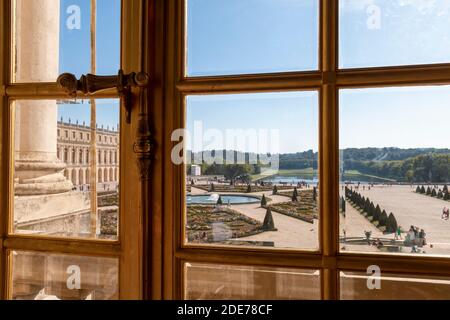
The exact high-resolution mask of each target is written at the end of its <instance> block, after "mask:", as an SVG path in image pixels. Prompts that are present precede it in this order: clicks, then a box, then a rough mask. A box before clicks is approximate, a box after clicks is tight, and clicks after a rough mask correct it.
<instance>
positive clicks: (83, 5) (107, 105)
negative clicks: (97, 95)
mask: <svg viewBox="0 0 450 320" xmlns="http://www.w3.org/2000/svg"><path fill="white" fill-rule="evenodd" d="M90 3H91V1H90V0H61V24H60V57H59V62H60V73H63V72H70V73H73V74H75V75H76V76H77V77H79V76H81V75H82V74H85V73H89V72H90V71H91V58H90V55H91V51H90V12H91V10H90ZM73 5H76V6H78V7H79V8H80V13H81V15H80V17H81V24H80V29H78V28H75V29H69V28H68V27H67V20H68V19H70V17H71V15H72V12H69V13H67V10H68V9H69V8H70V6H73ZM120 14H121V13H120V0H97V59H96V60H97V72H96V73H97V74H100V75H112V74H117V71H118V70H119V68H120ZM77 102H78V103H79V104H77V105H75V104H65V105H64V104H61V105H60V106H59V117H58V118H60V117H61V116H62V117H63V118H64V119H65V121H68V119H69V118H70V119H71V121H72V123H73V122H75V121H76V120H78V121H79V122H80V123H83V121H85V122H86V123H87V124H89V123H90V105H89V101H77ZM97 123H98V124H99V126H101V125H104V127H105V128H106V127H107V126H109V127H110V128H111V127H117V124H118V123H119V102H118V100H117V99H105V100H103V99H102V100H97Z"/></svg>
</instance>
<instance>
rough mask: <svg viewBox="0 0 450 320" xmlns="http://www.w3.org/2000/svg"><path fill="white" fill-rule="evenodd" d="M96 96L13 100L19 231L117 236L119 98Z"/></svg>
mask: <svg viewBox="0 0 450 320" xmlns="http://www.w3.org/2000/svg"><path fill="white" fill-rule="evenodd" d="M94 102H95V104H91V102H90V101H77V102H73V101H55V100H18V101H15V103H14V105H13V109H14V113H15V115H14V116H15V125H14V141H15V146H14V147H15V159H14V163H15V172H14V195H15V196H14V232H16V233H21V234H33V235H51V236H58V237H63V236H65V237H90V238H102V239H117V234H118V210H119V192H118V190H119V131H118V123H119V110H120V109H119V100H116V99H111V100H95V101H94ZM92 110H94V111H95V115H96V119H97V125H96V126H91V114H92V113H91V111H92ZM43 124H45V125H43ZM93 181H95V183H93Z"/></svg>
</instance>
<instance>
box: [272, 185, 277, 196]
mask: <svg viewBox="0 0 450 320" xmlns="http://www.w3.org/2000/svg"><path fill="white" fill-rule="evenodd" d="M277 193H278V188H277V186H276V185H274V186H273V190H272V194H274V195H275V194H277Z"/></svg>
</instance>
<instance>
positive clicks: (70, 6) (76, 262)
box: [0, 0, 145, 300]
mask: <svg viewBox="0 0 450 320" xmlns="http://www.w3.org/2000/svg"><path fill="white" fill-rule="evenodd" d="M141 10H142V12H141ZM144 11H145V9H144V8H140V7H139V8H138V7H135V6H133V5H132V4H130V3H129V2H128V1H121V0H107V1H105V0H96V1H81V0H73V1H60V0H42V1H39V3H38V2H36V3H35V2H29V3H28V1H23V0H7V1H2V2H1V5H0V21H2V27H0V33H1V34H0V41H1V42H2V43H1V44H0V51H1V52H0V56H1V57H3V59H2V62H1V64H0V73H1V76H0V87H2V88H4V90H3V89H2V90H1V92H0V96H1V97H0V118H1V119H4V120H5V121H1V123H0V127H1V128H0V129H1V132H3V133H5V134H4V135H3V134H2V138H1V139H2V141H1V145H4V146H5V150H6V149H7V150H8V152H5V153H4V154H3V153H2V159H4V161H2V163H1V165H0V171H1V176H2V177H5V179H2V183H3V185H2V190H4V192H2V193H1V194H0V203H1V204H2V209H1V210H0V242H1V243H2V246H1V248H0V271H1V272H0V287H1V290H0V299H16V300H24V299H27V300H50V299H55V300H56V299H69V300H74V299H77V300H94V299H96V300H97V299H99V300H107V299H118V298H123V299H126V298H128V299H139V298H141V297H142V290H141V288H142V287H141V285H140V283H141V282H142V279H141V278H142V273H141V272H140V271H139V270H141V265H140V262H139V261H140V259H141V257H139V256H137V255H136V254H133V252H131V251H129V250H125V249H124V248H126V247H131V246H134V245H138V246H140V244H139V243H141V242H142V239H141V232H140V231H139V230H140V228H141V227H140V226H139V223H137V221H139V220H140V217H141V216H142V211H141V210H140V209H139V201H138V198H137V195H138V194H139V192H140V191H139V181H135V180H133V179H130V175H135V176H138V175H139V173H138V170H139V169H138V168H137V166H136V165H135V164H133V165H130V166H129V168H125V170H123V175H122V177H124V178H126V179H127V180H130V181H129V182H128V183H127V188H126V190H125V188H123V190H124V191H123V192H122V189H121V188H120V187H117V188H114V189H112V188H111V190H101V189H100V186H98V185H97V183H96V180H97V179H98V177H97V163H96V162H95V161H91V162H90V163H89V165H87V164H86V165H84V163H85V162H88V161H89V153H90V152H92V155H94V154H95V152H96V150H97V149H98V145H97V144H95V143H93V142H96V141H90V143H88V144H87V143H85V142H84V141H82V140H83V139H84V133H86V132H87V131H89V134H91V135H94V137H95V132H96V126H95V123H96V121H95V120H98V122H99V123H105V124H107V123H119V124H120V125H123V126H124V128H132V127H136V125H137V118H133V119H132V122H131V123H129V124H128V123H127V122H126V121H125V119H122V118H121V116H120V114H121V104H120V99H119V98H120V97H119V95H118V94H117V92H116V91H115V90H109V91H108V90H105V91H103V92H101V93H95V92H94V93H91V94H84V93H83V92H81V91H80V92H78V93H77V96H76V98H74V97H70V96H69V95H67V93H66V92H65V91H64V90H62V89H61V88H60V86H59V85H58V83H57V82H56V80H57V78H58V76H59V75H60V74H62V73H65V72H71V73H74V74H75V76H76V77H77V78H80V77H81V76H82V75H83V74H87V73H93V74H100V75H115V74H117V70H119V69H125V70H126V69H133V70H134V69H137V70H136V71H141V70H139V69H140V67H139V66H135V65H134V66H133V65H131V64H130V62H129V61H125V59H124V60H123V61H121V55H120V53H121V52H122V51H123V50H122V44H123V46H124V48H127V50H130V53H131V55H130V58H131V60H134V61H137V60H138V59H139V57H138V55H137V54H135V53H133V52H138V51H137V48H138V47H140V46H141V45H140V43H139V41H140V40H138V38H139V39H143V37H144V34H141V35H140V36H138V38H135V36H136V35H138V34H140V32H141V31H140V30H142V28H140V26H139V22H135V17H136V16H141V17H144V14H143V12H144ZM77 17H80V19H81V20H80V19H77ZM72 18H73V19H72ZM94 25H95V26H96V32H91V31H94V29H93V26H94ZM141 36H142V37H141ZM17 89H19V91H21V92H19V91H17ZM132 104H133V106H132V108H133V109H134V110H138V109H139V107H140V101H139V99H134V98H133V102H132ZM57 119H61V120H60V121H58V120H57ZM62 119H68V120H67V123H64V122H63V120H62ZM70 119H77V121H73V120H72V121H71V120H70ZM79 121H81V122H79ZM6 123H7V124H8V128H5V127H4V124H6ZM78 123H83V126H81V125H78ZM84 123H88V125H87V126H85V125H84ZM131 131H132V130H129V131H128V132H129V133H126V132H124V133H123V135H124V139H123V140H122V141H123V145H122V146H121V147H122V148H123V150H127V149H128V150H132V147H133V144H134V143H135V139H134V137H133V134H132V132H131ZM133 133H134V132H133ZM60 136H62V137H63V138H64V139H63V140H62V141H61V140H60V139H58V138H59V137H60ZM69 140H70V141H69ZM76 140H78V141H76ZM91 140H94V139H91ZM95 140H96V139H95ZM99 142H100V141H99ZM85 153H86V154H85ZM92 155H91V157H90V158H91V160H93V159H92V158H96V157H93V156H92ZM58 156H59V157H61V159H62V160H63V161H58V159H57V157H58ZM130 156H132V153H130ZM84 157H85V158H84ZM83 159H86V161H83ZM94 160H95V159H94ZM130 162H133V161H130ZM11 168H14V169H13V170H12V169H11ZM120 169H121V170H122V168H120ZM6 177H7V178H6ZM100 179H102V177H100ZM132 180H133V181H132ZM104 191H109V192H108V194H106V195H105V194H104V193H105V192H104ZM124 201H125V202H127V203H129V204H130V206H129V207H128V208H127V214H126V216H125V215H123V212H122V208H120V203H125V202H124ZM3 204H4V205H3ZM74 275H75V278H78V279H79V280H80V281H79V282H77V281H78V280H77V279H75V280H73V281H72V283H71V282H70V280H71V278H70V277H71V276H74ZM77 276H79V277H77Z"/></svg>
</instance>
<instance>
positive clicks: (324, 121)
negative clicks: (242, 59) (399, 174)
mask: <svg viewBox="0 0 450 320" xmlns="http://www.w3.org/2000/svg"><path fill="white" fill-rule="evenodd" d="M337 20H338V1H337V0H322V2H321V39H320V41H321V43H320V48H321V53H320V54H321V68H322V90H321V99H320V102H321V103H320V147H319V149H320V186H319V187H320V189H319V192H320V212H321V223H320V226H321V248H322V253H323V255H324V257H326V258H334V257H336V256H337V253H338V250H339V249H338V241H339V238H338V217H337V212H338V208H337V203H338V201H337V199H338V196H339V195H338V192H339V185H338V181H339V170H338V169H339V163H338V161H339V151H338V112H337V86H336V71H337ZM322 277H323V279H322V282H321V283H322V298H323V299H325V300H334V299H337V298H338V278H337V270H336V265H335V264H334V265H326V267H325V268H324V269H323V270H322Z"/></svg>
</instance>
